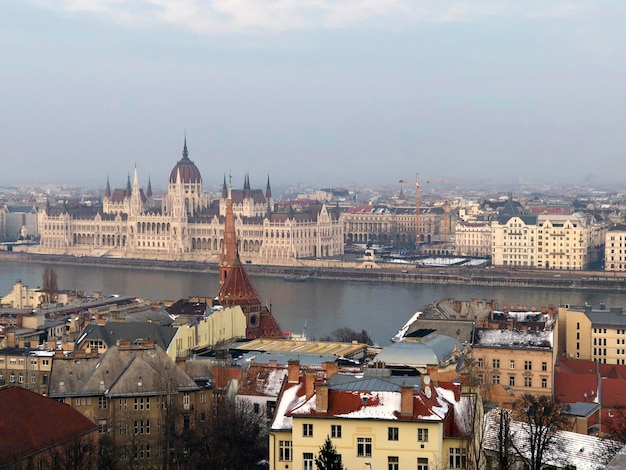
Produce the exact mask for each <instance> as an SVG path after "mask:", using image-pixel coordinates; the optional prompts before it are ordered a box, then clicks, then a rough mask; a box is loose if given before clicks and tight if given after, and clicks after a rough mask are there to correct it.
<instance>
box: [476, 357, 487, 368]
mask: <svg viewBox="0 0 626 470" xmlns="http://www.w3.org/2000/svg"><path fill="white" fill-rule="evenodd" d="M477 365H478V367H484V366H485V362H484V361H483V358H482V357H479V358H478V364H477Z"/></svg>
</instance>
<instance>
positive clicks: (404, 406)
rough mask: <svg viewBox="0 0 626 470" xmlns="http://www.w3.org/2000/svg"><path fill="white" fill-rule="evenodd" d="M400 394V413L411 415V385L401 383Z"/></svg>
mask: <svg viewBox="0 0 626 470" xmlns="http://www.w3.org/2000/svg"><path fill="white" fill-rule="evenodd" d="M400 394H401V398H400V415H401V416H413V387H412V386H409V385H402V387H401V388H400Z"/></svg>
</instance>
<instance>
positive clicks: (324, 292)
mask: <svg viewBox="0 0 626 470" xmlns="http://www.w3.org/2000/svg"><path fill="white" fill-rule="evenodd" d="M45 266H46V265H44V264H40V263H24V262H19V261H7V260H1V261H0V296H3V295H6V294H7V293H8V292H9V291H10V290H11V289H12V286H13V284H14V282H15V281H17V280H21V281H22V282H23V283H24V284H25V285H27V286H29V287H37V286H40V285H41V283H42V282H41V281H42V274H43V270H44V267H45ZM54 268H55V270H56V272H57V275H58V285H59V289H65V290H72V291H83V292H87V293H91V292H103V293H105V294H125V295H132V296H136V297H142V298H146V299H151V300H155V301H162V300H178V299H180V298H186V297H189V296H193V295H197V296H207V297H208V296H215V295H216V293H217V291H218V276H217V274H215V273H184V272H166V271H155V270H143V269H122V268H115V267H92V266H80V265H76V266H68V265H59V266H54ZM251 279H252V281H253V283H254V285H255V287H256V289H257V291H258V293H259V294H260V296H261V297H262V298H263V300H264V301H265V303H267V304H271V307H272V312H273V313H274V316H275V317H276V319H277V320H278V322H279V323H280V325H281V327H282V328H283V330H285V331H292V332H295V333H301V332H302V330H303V328H304V325H305V323H306V333H307V335H308V336H309V337H310V338H319V337H321V336H324V335H328V334H330V333H331V332H332V331H333V330H335V329H336V328H340V327H344V326H346V327H350V328H352V329H355V330H361V329H365V330H367V331H368V332H369V334H370V336H371V337H372V338H373V339H374V341H376V342H378V343H379V344H380V345H385V344H388V343H389V338H391V337H392V336H393V335H394V334H395V333H396V332H397V330H399V329H400V328H401V327H402V325H403V324H404V323H405V322H406V321H407V320H408V318H409V317H410V316H411V315H413V313H414V312H416V311H417V310H419V309H421V307H423V306H424V305H426V304H428V303H430V302H433V301H436V300H440V299H443V298H446V297H450V298H454V299H458V300H469V299H472V298H475V299H487V300H491V299H495V300H496V301H497V302H498V304H499V305H503V304H506V305H525V306H527V307H531V306H537V307H539V306H543V305H550V304H552V305H562V304H569V305H584V303H585V302H588V303H590V304H591V305H593V306H595V307H597V306H599V304H600V303H602V302H604V303H606V305H607V306H624V307H626V293H614V292H601V291H584V292H581V291H573V290H556V289H531V288H521V287H520V288H510V287H507V288H502V287H500V288H490V287H476V286H454V285H440V284H437V285H430V284H410V283H399V284H392V283H384V282H368V281H360V282H355V281H333V280H324V279H310V280H307V281H306V282H285V281H283V280H282V278H280V277H264V276H251Z"/></svg>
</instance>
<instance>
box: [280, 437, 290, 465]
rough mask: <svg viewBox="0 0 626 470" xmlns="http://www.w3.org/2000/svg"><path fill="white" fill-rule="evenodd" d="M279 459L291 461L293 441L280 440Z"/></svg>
mask: <svg viewBox="0 0 626 470" xmlns="http://www.w3.org/2000/svg"><path fill="white" fill-rule="evenodd" d="M278 460H282V461H287V462H289V461H291V441H278Z"/></svg>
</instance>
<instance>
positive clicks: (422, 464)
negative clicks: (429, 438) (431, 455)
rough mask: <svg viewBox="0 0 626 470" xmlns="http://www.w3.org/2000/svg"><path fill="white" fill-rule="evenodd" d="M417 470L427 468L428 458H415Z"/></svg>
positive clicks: (426, 469) (425, 469)
mask: <svg viewBox="0 0 626 470" xmlns="http://www.w3.org/2000/svg"><path fill="white" fill-rule="evenodd" d="M417 470H428V459H427V458H426V457H418V458H417Z"/></svg>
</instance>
